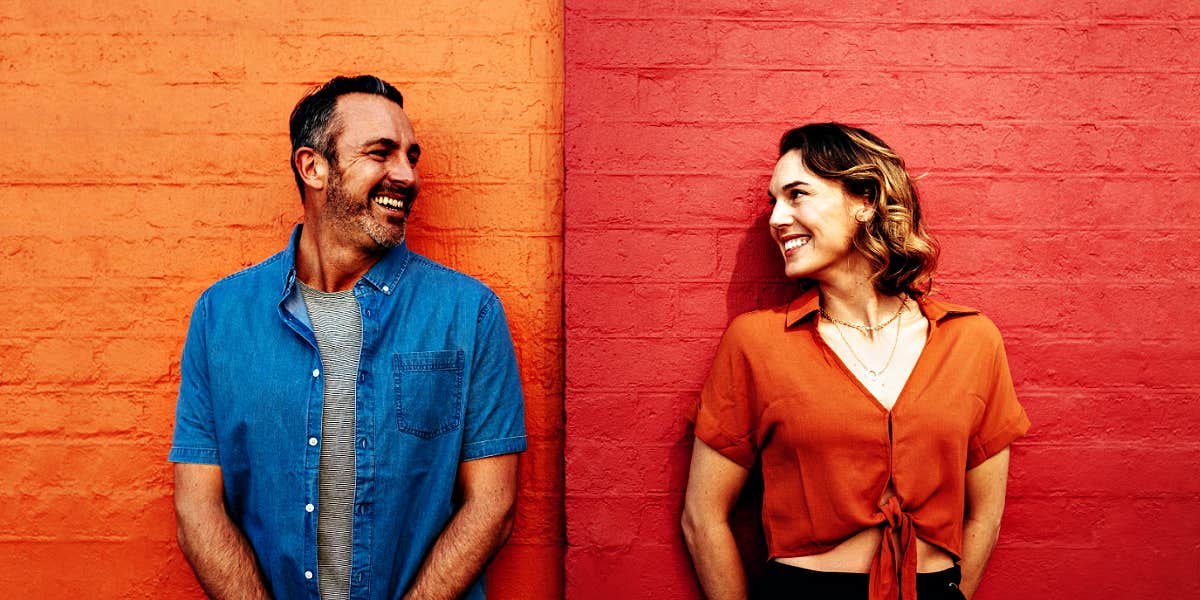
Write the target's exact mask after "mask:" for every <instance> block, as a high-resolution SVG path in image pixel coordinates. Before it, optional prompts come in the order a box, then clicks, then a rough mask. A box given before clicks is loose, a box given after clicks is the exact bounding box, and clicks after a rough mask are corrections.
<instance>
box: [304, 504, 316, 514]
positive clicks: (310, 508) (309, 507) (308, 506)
mask: <svg viewBox="0 0 1200 600" xmlns="http://www.w3.org/2000/svg"><path fill="white" fill-rule="evenodd" d="M314 508H316V507H315V506H313V505H311V504H305V505H304V512H312V511H313V509H314Z"/></svg>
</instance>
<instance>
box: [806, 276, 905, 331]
mask: <svg viewBox="0 0 1200 600" xmlns="http://www.w3.org/2000/svg"><path fill="white" fill-rule="evenodd" d="M817 285H818V287H819V288H820V290H821V308H822V310H824V311H825V313H826V314H828V315H830V316H831V317H834V318H836V319H840V320H842V321H847V322H850V323H855V324H858V325H863V326H865V327H877V326H878V325H879V324H880V323H882V322H884V321H886V320H888V319H889V318H891V317H892V315H894V314H895V313H896V311H898V310H899V309H900V304H901V302H903V301H904V298H903V297H902V296H888V295H886V294H883V293H880V292H879V291H878V290H876V289H875V286H874V284H872V283H871V281H870V279H868V278H863V277H855V278H846V279H844V280H842V281H821V282H819V283H818V284H817Z"/></svg>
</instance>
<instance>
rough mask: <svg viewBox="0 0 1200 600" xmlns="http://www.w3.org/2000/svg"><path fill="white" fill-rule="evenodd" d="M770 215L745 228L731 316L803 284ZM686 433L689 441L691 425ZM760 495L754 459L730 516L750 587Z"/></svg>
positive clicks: (761, 558) (758, 547) (758, 540)
mask: <svg viewBox="0 0 1200 600" xmlns="http://www.w3.org/2000/svg"><path fill="white" fill-rule="evenodd" d="M769 218H770V212H769V211H764V212H763V213H762V214H761V215H759V216H758V217H757V218H756V219H754V222H753V223H751V224H750V225H749V226H747V227H746V228H745V229H744V230H742V232H741V235H740V238H739V239H738V244H737V252H736V253H735V254H734V263H733V268H732V269H731V270H730V271H729V285H728V287H727V288H726V295H725V310H726V316H727V320H733V318H734V317H736V316H737V315H739V314H742V313H744V312H748V311H752V310H755V309H759V308H768V307H771V306H778V305H780V304H784V303H786V302H788V301H789V300H791V299H792V298H793V297H794V296H795V295H796V294H797V293H799V291H800V290H801V287H800V284H797V283H796V282H795V281H792V280H790V279H788V278H787V277H786V276H785V275H784V274H783V257H782V256H781V255H780V253H779V248H778V246H777V245H776V244H775V242H774V241H773V240H772V239H771V236H770V233H769V230H768V227H769V225H768V219H769ZM687 435H688V442H689V443H690V440H691V436H692V432H691V430H690V428H689V430H688V432H687ZM762 498H763V479H762V469H761V467H760V465H758V464H756V465H755V466H754V469H753V470H752V471H751V472H750V477H749V479H748V480H747V481H746V486H745V487H744V488H743V489H742V493H741V495H740V496H739V498H738V501H737V504H736V505H735V506H734V509H733V513H732V514H731V515H730V526H731V527H732V529H733V535H734V538H735V539H737V543H738V551H739V553H740V554H741V557H742V564H744V565H745V566H746V575H747V577H748V578H749V580H750V584H751V586H753V585H754V584H755V583H756V582H757V581H758V580H759V579H760V578H761V576H762V573H763V569H764V567H765V566H766V561H767V545H766V541H765V539H764V538H763V532H762Z"/></svg>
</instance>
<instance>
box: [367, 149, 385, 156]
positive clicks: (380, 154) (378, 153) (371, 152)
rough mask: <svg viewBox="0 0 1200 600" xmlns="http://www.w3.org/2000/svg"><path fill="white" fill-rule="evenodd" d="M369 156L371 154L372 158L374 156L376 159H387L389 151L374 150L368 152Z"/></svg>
mask: <svg viewBox="0 0 1200 600" xmlns="http://www.w3.org/2000/svg"><path fill="white" fill-rule="evenodd" d="M367 154H369V155H370V156H372V157H374V158H387V155H388V151H387V150H372V151H370V152H368V153H367Z"/></svg>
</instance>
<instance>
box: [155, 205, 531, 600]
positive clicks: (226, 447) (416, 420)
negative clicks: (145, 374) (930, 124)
mask: <svg viewBox="0 0 1200 600" xmlns="http://www.w3.org/2000/svg"><path fill="white" fill-rule="evenodd" d="M299 237H300V227H297V228H296V230H295V232H294V233H293V234H292V239H291V243H290V244H289V245H288V248H287V249H286V250H284V251H283V252H280V253H279V254H276V255H275V256H272V257H271V258H269V259H267V260H266V261H264V262H262V263H260V264H258V265H255V266H253V267H250V268H249V269H246V270H244V271H241V272H239V273H236V274H233V275H230V276H229V277H226V278H225V279H222V280H221V281H218V282H217V283H216V284H214V285H213V286H212V287H211V288H209V289H208V290H207V291H205V292H204V294H203V295H201V296H200V299H199V300H198V301H197V302H196V307H195V310H194V311H193V313H192V320H191V326H190V327H189V329H188V334H187V342H186V344H185V345H184V349H183V360H182V365H181V368H180V370H181V377H182V381H181V384H180V389H179V403H178V406H177V408H176V417H175V439H174V443H173V444H172V447H171V452H170V456H169V460H171V461H175V462H185V463H205V464H216V465H220V466H221V474H222V478H223V479H224V483H225V506H226V509H227V510H228V512H229V515H230V517H231V518H232V519H233V522H234V523H236V524H237V525H238V526H239V527H240V528H241V530H242V531H243V532H244V533H245V535H246V538H247V539H248V540H249V541H250V545H251V546H252V547H253V548H254V553H255V555H256V556H257V557H258V560H259V564H260V565H261V566H262V570H263V575H264V576H265V579H266V585H267V587H268V590H269V591H270V592H271V594H272V595H273V597H274V598H276V599H277V600H283V599H285V598H311V599H316V598H318V596H319V594H318V590H317V513H318V508H319V507H317V477H318V473H317V466H318V462H319V458H320V454H321V448H320V441H321V407H322V404H323V399H324V383H325V382H324V377H323V374H322V372H321V358H320V356H319V355H318V351H317V342H316V338H315V337H314V335H313V331H312V326H311V325H310V322H309V319H308V311H307V310H306V309H305V305H304V299H303V296H302V295H301V293H300V291H299V290H298V289H297V285H296V272H295V268H294V265H295V252H296V246H297V243H298V240H299ZM354 295H355V297H356V298H357V299H358V303H359V307H360V311H361V315H362V325H363V337H362V352H361V355H360V358H359V374H358V385H357V388H356V391H355V392H356V393H355V395H356V398H355V409H356V414H355V430H356V434H355V442H356V452H355V459H354V463H355V469H356V471H355V498H354V525H353V550H352V559H351V560H352V564H351V572H350V597H351V598H356V599H383V598H399V597H400V596H402V595H403V594H404V592H405V591H406V589H407V588H408V587H409V586H410V585H412V583H413V579H414V578H415V576H416V573H417V571H418V569H419V568H420V565H421V562H422V560H423V559H424V558H425V556H426V555H427V554H428V553H429V550H430V548H431V547H432V546H433V543H434V541H435V540H436V539H437V537H438V535H439V534H440V533H441V531H442V529H443V528H444V527H445V526H446V524H447V522H448V521H449V520H450V518H451V516H452V515H453V512H454V510H455V505H454V504H453V502H452V500H451V494H452V492H453V488H454V481H455V475H456V473H457V471H458V464H459V462H460V461H467V460H471V459H477V458H483V457H486V456H494V455H498V454H506V453H511V452H520V451H522V450H524V449H525V423H524V409H523V405H522V397H521V381H520V376H519V373H518V371H517V362H516V356H515V353H514V351H513V345H512V338H511V336H510V334H509V331H508V324H507V322H506V321H505V318H504V311H503V309H502V308H501V306H500V301H499V299H497V297H496V295H495V294H494V293H492V291H491V290H489V289H488V288H487V287H486V286H484V285H483V284H482V283H480V282H478V281H476V280H474V279H472V278H470V277H468V276H466V275H463V274H460V273H457V272H455V271H453V270H451V269H449V268H446V267H444V266H442V265H439V264H437V263H435V262H433V261H431V260H429V259H426V258H424V257H421V256H419V255H417V254H415V253H413V252H411V251H410V250H408V248H407V246H406V245H403V244H402V245H401V246H399V247H397V248H395V249H393V250H392V251H390V252H389V253H388V254H387V255H386V256H385V257H384V258H383V259H381V260H380V261H379V262H378V263H376V264H375V266H373V267H372V268H371V270H370V271H368V272H367V274H366V275H364V276H363V277H362V278H361V279H360V280H359V281H358V283H356V284H355V286H354ZM466 597H467V598H472V599H477V598H483V597H484V592H483V582H482V577H481V578H480V581H477V582H475V584H474V585H473V586H472V588H471V589H470V591H469V593H468V594H467V595H466Z"/></svg>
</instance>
